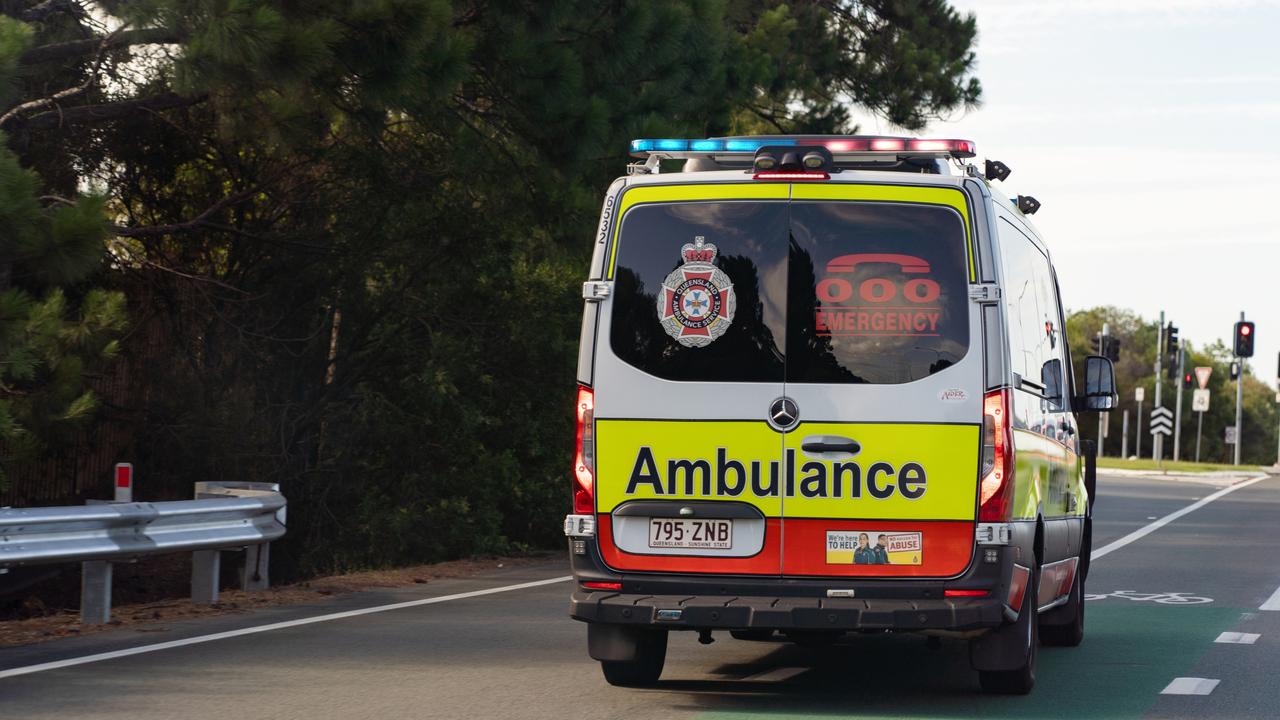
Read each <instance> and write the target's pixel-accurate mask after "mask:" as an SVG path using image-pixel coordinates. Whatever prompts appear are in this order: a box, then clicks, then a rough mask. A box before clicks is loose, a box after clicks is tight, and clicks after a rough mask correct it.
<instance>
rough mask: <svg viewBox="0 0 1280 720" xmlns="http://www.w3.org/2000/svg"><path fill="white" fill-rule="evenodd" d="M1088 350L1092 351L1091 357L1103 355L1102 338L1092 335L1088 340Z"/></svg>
mask: <svg viewBox="0 0 1280 720" xmlns="http://www.w3.org/2000/svg"><path fill="white" fill-rule="evenodd" d="M1089 348H1090V349H1091V350H1093V353H1092V354H1093V355H1101V354H1103V352H1102V351H1103V347H1102V336H1101V335H1094V336H1093V337H1091V338H1089Z"/></svg>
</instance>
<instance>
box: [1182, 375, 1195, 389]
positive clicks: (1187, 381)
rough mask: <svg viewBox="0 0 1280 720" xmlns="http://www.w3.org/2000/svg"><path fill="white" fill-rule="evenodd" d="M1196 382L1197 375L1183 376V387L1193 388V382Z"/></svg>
mask: <svg viewBox="0 0 1280 720" xmlns="http://www.w3.org/2000/svg"><path fill="white" fill-rule="evenodd" d="M1193 380H1195V375H1192V374H1191V373H1187V374H1185V375H1183V376H1182V387H1188V388H1189V387H1191V382H1192V381H1193Z"/></svg>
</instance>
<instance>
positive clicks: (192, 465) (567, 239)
mask: <svg viewBox="0 0 1280 720" xmlns="http://www.w3.org/2000/svg"><path fill="white" fill-rule="evenodd" d="M0 10H2V12H3V17H0V21H3V22H0V107H3V108H4V110H2V111H0V116H2V119H0V129H3V130H4V131H6V132H8V133H9V136H8V140H7V149H5V150H4V151H3V152H6V153H9V155H6V156H5V157H7V158H11V159H12V160H13V161H12V162H9V164H8V165H4V164H0V172H4V173H6V174H5V175H3V177H4V178H8V177H9V176H10V175H13V177H14V178H16V179H15V180H12V181H10V180H5V181H4V182H5V183H7V184H5V185H4V187H3V189H2V190H0V213H3V212H21V213H23V214H22V215H21V217H20V218H19V220H18V221H17V222H18V224H19V225H21V226H22V227H23V228H26V230H24V232H30V233H35V232H37V230H38V229H39V228H41V227H45V228H50V229H49V230H48V231H47V232H46V235H45V236H46V237H47V239H46V240H45V241H43V243H42V244H41V243H37V245H39V248H42V249H38V251H37V249H35V246H33V249H32V250H30V251H24V252H30V253H35V255H32V257H35V256H39V257H40V258H42V260H41V263H42V264H41V265H40V267H42V268H46V269H45V270H41V272H44V273H46V274H45V275H44V276H43V277H44V279H43V280H41V281H40V282H44V283H47V287H48V288H49V292H42V291H41V290H40V288H36V289H34V290H28V291H27V292H28V295H27V296H23V297H26V298H28V299H26V300H23V301H22V302H23V303H25V304H24V305H22V306H21V308H19V309H17V310H12V311H9V312H10V314H11V315H12V316H13V317H20V318H26V317H34V316H35V315H37V314H39V313H37V312H36V311H35V310H34V309H33V308H34V304H33V303H34V302H35V300H32V299H30V298H43V300H42V301H43V302H52V301H53V299H54V298H55V297H56V293H54V292H53V291H54V290H56V289H57V288H64V296H65V298H66V300H65V303H66V304H65V305H64V306H63V313H64V315H63V316H62V317H63V318H64V319H63V320H62V322H63V323H64V324H65V325H66V326H67V327H71V326H72V325H74V324H75V323H76V322H78V323H80V324H81V325H85V327H84V328H82V330H81V331H80V332H78V333H70V334H69V335H67V336H68V337H72V336H74V337H75V338H76V339H77V342H79V343H81V345H77V346H75V347H71V346H65V347H64V346H58V347H57V348H56V350H55V351H54V352H53V353H52V354H51V355H50V357H52V358H53V361H56V362H55V364H60V363H61V362H62V360H61V359H59V358H65V357H69V356H70V355H71V354H73V353H81V354H85V353H88V354H90V355H91V354H93V353H96V355H94V357H106V356H109V355H110V354H111V352H112V351H114V349H115V347H116V346H115V345H112V344H111V343H110V341H109V340H106V341H105V342H104V340H105V338H107V337H108V336H113V335H112V334H113V333H115V334H118V333H119V330H120V327H121V326H120V324H119V322H118V319H117V318H116V317H115V316H114V315H113V316H111V319H110V322H108V321H107V317H106V310H107V309H114V310H119V307H120V306H119V301H118V298H119V293H123V294H124V295H125V296H127V297H128V298H129V307H130V308H131V311H130V323H131V327H132V328H133V329H132V330H131V331H130V335H129V336H128V337H126V338H124V339H123V342H122V344H121V346H120V347H121V348H122V350H123V356H124V357H123V360H122V364H123V365H124V366H127V367H128V368H130V373H129V374H130V377H132V378H135V379H137V380H136V385H135V386H134V387H133V389H132V390H131V392H130V393H129V395H128V397H127V398H124V399H123V400H122V401H121V402H122V407H121V408H119V411H120V412H119V413H117V414H116V415H114V416H112V417H109V418H103V419H100V420H99V422H100V423H106V422H114V423H120V424H124V425H125V426H126V427H128V428H129V430H130V432H129V436H130V437H132V438H134V440H132V441H131V443H130V444H129V445H128V446H127V447H122V448H121V449H120V453H121V456H122V457H127V458H129V459H131V460H133V461H134V462H135V463H136V464H137V465H138V467H139V469H140V472H139V477H140V481H139V482H140V490H139V492H140V493H146V492H148V490H150V492H152V493H153V495H159V494H163V493H165V492H167V493H169V494H170V495H174V496H177V495H181V494H183V493H184V492H189V488H190V483H191V482H193V481H197V480H204V479H219V478H227V477H232V478H237V479H245V480H261V481H275V482H280V483H282V484H283V486H284V489H285V492H286V494H287V495H288V497H289V499H290V519H291V528H290V533H289V538H288V541H287V546H286V548H285V552H284V553H283V554H281V557H282V558H283V559H284V560H285V561H286V562H287V563H288V564H289V568H288V569H289V570H290V571H298V572H310V571H315V570H318V569H330V568H334V567H348V566H356V565H367V564H377V563H391V562H401V561H409V560H419V561H420V560H430V559H438V558H443V557H447V556H456V555H460V554H465V553H471V552H476V551H485V550H499V549H506V548H510V547H513V546H518V545H522V544H546V543H549V542H552V541H554V539H555V535H556V529H557V526H556V518H557V515H558V514H560V513H562V511H563V505H564V502H565V497H566V496H567V488H568V475H567V467H568V457H569V452H570V446H571V443H572V426H571V417H572V416H571V412H570V410H571V402H572V396H573V366H574V362H575V359H576V352H575V346H576V342H577V331H578V327H579V322H580V316H581V299H580V298H579V297H577V292H576V288H577V284H576V283H577V282H578V281H579V280H580V278H581V275H582V270H583V268H584V267H585V266H586V262H587V259H588V252H589V245H590V243H589V242H588V241H587V238H589V237H590V236H591V231H592V226H593V224H594V222H595V218H596V213H597V211H598V203H599V198H600V196H601V193H602V191H603V189H604V188H605V187H606V186H607V184H608V183H609V181H610V180H611V179H612V178H613V177H614V176H616V175H618V174H619V173H620V171H621V170H622V168H623V166H624V164H625V162H626V156H625V149H626V146H627V141H628V140H629V139H630V138H632V137H642V136H646V135H648V136H653V135H665V134H672V135H691V136H699V135H703V134H714V133H725V132H752V131H759V130H770V131H842V130H847V129H851V128H850V117H851V109H853V108H859V107H860V108H862V109H864V110H867V111H870V112H874V113H879V114H881V115H883V116H885V117H886V118H888V119H889V120H891V121H892V122H895V123H898V124H900V125H902V126H904V127H909V128H918V127H920V126H922V125H923V124H924V123H925V122H927V121H928V119H930V118H932V117H936V116H939V115H942V114H945V113H949V112H952V111H956V110H961V109H963V108H966V107H968V106H971V105H973V104H974V103H976V102H977V100H978V98H979V94H980V89H979V86H978V84H977V81H976V80H975V79H974V78H973V77H972V69H973V53H972V45H973V41H974V33H975V29H974V28H975V26H974V20H973V18H972V17H966V16H961V15H959V14H957V13H956V12H955V11H954V10H952V9H951V8H950V7H949V6H948V5H947V3H945V2H942V1H941V0H892V1H890V0H876V1H871V0H868V1H865V2H849V1H847V0H840V1H834V0H828V1H824V2H818V1H803V0H802V1H799V2H793V3H781V2H771V1H769V0H693V1H691V2H676V1H674V0H619V1H618V2H607V3H601V2H594V1H592V2H587V1H586V0H552V1H549V2H542V3H527V2H516V1H515V0H494V1H491V2H461V1H459V2H448V1H447V0H309V1H308V2H305V3H302V2H267V1H266V0H109V1H108V0H103V1H102V2H98V3H88V2H76V1H74V0H51V1H49V2H36V0H26V1H17V0H8V1H6V2H0ZM18 161H20V163H21V165H22V166H23V167H24V168H25V169H20V168H19V165H18ZM5 168H10V169H8V170H6V169H5ZM33 173H38V176H37V175H36V174H33ZM37 177H38V178H40V179H37ZM23 178H25V180H24V179H23ZM15 182H16V183H19V184H21V183H26V184H25V185H22V186H21V187H19V188H18V189H13V188H12V187H11V184H12V183H15ZM50 195H57V196H58V197H59V198H64V199H66V200H67V201H68V202H62V201H61V200H50V199H44V198H47V196H50ZM80 196H83V198H82V199H76V198H77V197H80ZM10 204H14V205H13V206H14V207H15V208H18V209H17V210H13V211H10V210H7V208H8V207H9V206H10ZM19 206H20V207H19ZM5 217H7V216H5ZM103 217H105V218H106V219H107V220H108V221H109V225H108V223H104V222H102V218H103ZM42 218H43V219H42ZM90 221H93V222H90ZM94 222H97V223H98V224H97V225H96V226H95V225H94V224H93V223H94ZM41 223H43V225H42V224H41ZM5 224H6V225H7V224H8V221H5ZM91 226H93V227H97V231H96V233H97V234H94V233H93V232H90V231H91V230H92V227H91ZM41 232H44V231H41ZM104 237H105V242H104ZM6 246H7V247H8V246H9V245H8V244H7V245H6ZM56 248H68V250H67V251H66V253H65V258H64V255H60V254H58V252H55V251H54V250H55V249H56ZM70 248H74V249H75V250H76V252H75V253H72V252H71V250H70ZM81 251H83V254H82V255H81V254H79V253H80V252H81ZM24 257H25V256H24ZM104 258H109V267H108V268H107V270H106V272H102V273H98V274H97V275H96V276H94V279H93V282H96V283H97V284H98V285H99V287H100V288H104V289H102V290H87V289H85V287H84V284H85V283H86V282H87V278H88V275H87V274H84V273H88V272H90V271H92V270H93V269H96V268H98V267H100V266H101V265H102V263H103V260H104ZM90 259H92V262H90ZM72 260H74V262H72ZM14 262H18V260H15V261H14ZM22 262H25V261H22ZM60 262H65V264H66V267H67V268H74V269H76V270H77V272H80V273H82V274H80V275H76V274H75V273H69V274H63V275H61V276H56V277H55V275H54V274H52V273H53V272H54V269H53V268H54V267H55V266H58V265H59V263H60ZM15 267H16V265H15ZM32 267H35V266H34V265H32ZM73 287H74V288H76V290H75V292H73V291H72V288H73ZM33 293H34V294H33ZM95 293H96V294H95ZM73 298H74V299H75V303H74V304H73V303H72V299H73ZM45 314H46V315H48V313H45ZM5 317H10V315H6V316H5ZM24 322H25V321H24ZM86 324H87V325H86ZM3 327H6V328H8V327H16V325H14V324H13V323H10V322H6V323H5V325H3ZM6 337H7V336H6ZM90 338H91V339H92V341H90ZM88 356H89V355H85V357H88ZM46 362H50V361H49V360H46ZM42 367H45V370H44V372H53V369H52V368H53V365H46V366H42ZM84 367H87V365H86V364H85V362H81V364H80V368H84ZM75 369H76V368H74V367H68V368H67V372H68V377H70V376H71V375H73V374H74V373H72V372H71V371H72V370H75ZM80 372H81V373H83V369H81V370H80ZM32 383H33V386H40V387H44V388H51V387H52V386H51V385H50V384H49V381H48V379H47V378H46V379H33V380H32ZM59 397H62V396H59ZM88 409H89V408H88V407H85V408H83V410H85V411H86V412H87V411H88ZM6 437H8V436H6Z"/></svg>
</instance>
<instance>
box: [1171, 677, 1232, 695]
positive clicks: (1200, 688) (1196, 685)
mask: <svg viewBox="0 0 1280 720" xmlns="http://www.w3.org/2000/svg"><path fill="white" fill-rule="evenodd" d="M1220 682H1222V681H1221V680H1212V679H1210V678H1174V679H1173V682H1171V683H1169V686H1168V687H1166V688H1165V689H1163V690H1161V691H1160V694H1161V695H1208V694H1209V693H1211V692H1213V689H1214V688H1216V687H1218V683H1220Z"/></svg>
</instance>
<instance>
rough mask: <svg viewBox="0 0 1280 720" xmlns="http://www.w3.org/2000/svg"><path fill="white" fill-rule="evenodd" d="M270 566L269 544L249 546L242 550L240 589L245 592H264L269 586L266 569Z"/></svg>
mask: <svg viewBox="0 0 1280 720" xmlns="http://www.w3.org/2000/svg"><path fill="white" fill-rule="evenodd" d="M270 565H271V543H262V544H261V545H250V546H248V547H246V548H245V549H244V567H243V568H241V569H240V589H241V590H244V591H245V592H255V591H258V590H266V589H267V587H268V586H270V585H271V578H270V574H269V573H268V572H267V569H268V568H269V567H270Z"/></svg>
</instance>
